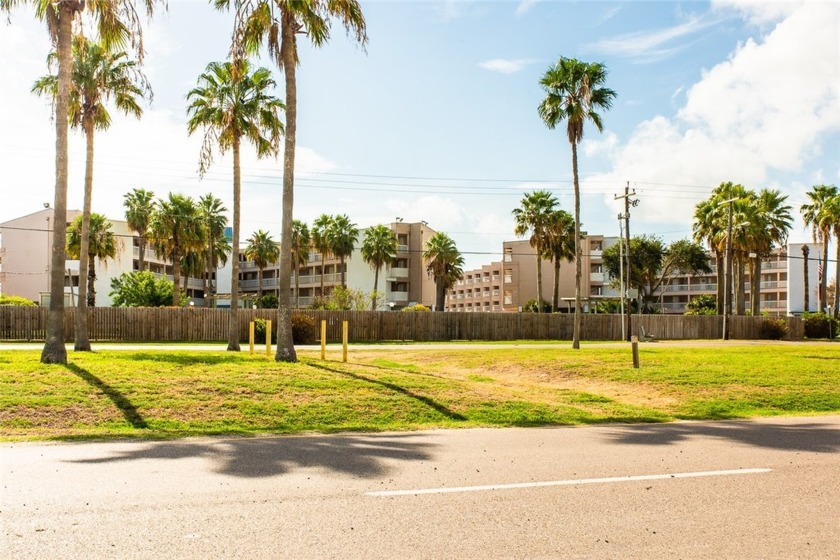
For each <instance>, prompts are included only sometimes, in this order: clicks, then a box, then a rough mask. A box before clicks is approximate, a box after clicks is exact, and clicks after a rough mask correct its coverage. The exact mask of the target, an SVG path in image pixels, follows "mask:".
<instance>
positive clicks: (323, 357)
mask: <svg viewBox="0 0 840 560" xmlns="http://www.w3.org/2000/svg"><path fill="white" fill-rule="evenodd" d="M326 359H327V320H326V319H321V360H322V361H323V360H326Z"/></svg>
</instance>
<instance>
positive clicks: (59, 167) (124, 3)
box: [0, 0, 156, 364]
mask: <svg viewBox="0 0 840 560" xmlns="http://www.w3.org/2000/svg"><path fill="white" fill-rule="evenodd" d="M138 3H141V4H143V5H145V7H146V13H147V15H149V16H151V15H152V13H153V11H154V5H155V3H156V2H155V0H143V2H138ZM25 4H26V5H28V4H31V5H33V6H34V7H35V14H36V17H37V18H38V19H39V20H42V21H46V23H47V29H48V31H49V34H50V38H51V39H52V40H53V44H55V45H56V53H57V57H58V82H57V87H56V96H55V104H54V105H55V113H54V114H55V115H56V118H55V119H54V122H55V135H56V142H55V146H56V150H55V203H54V211H53V221H52V222H53V244H52V252H51V260H50V263H51V264H50V270H51V271H52V272H51V275H50V309H49V315H48V318H47V333H46V340H45V342H44V349H43V351H42V352H41V362H43V363H51V364H52V363H60V364H66V363H67V350H66V349H65V346H64V261H65V255H66V247H65V245H66V239H67V170H68V153H67V128H68V119H66V118H65V117H64V116H65V115H68V114H69V101H70V89H71V83H72V76H73V55H72V36H73V21H74V20H75V19H77V18H78V16H79V15H80V14H81V12H83V11H84V10H85V9H87V11H88V12H89V15H90V16H91V18H90V19H91V20H92V24H93V26H94V27H95V28H96V30H97V32H98V35H99V38H100V40H101V41H102V44H103V45H105V47H106V49H108V50H111V49H112V47H114V46H116V45H122V44H125V43H130V44H132V45H134V46H136V47H137V58H138V60H139V61H141V62H142V55H143V41H142V32H143V29H142V25H141V18H140V17H139V16H138V14H137V12H136V10H135V2H132V1H129V0H113V1H111V2H87V3H86V2H77V1H68V0H61V1H58V2H55V1H52V0H3V1H2V2H0V10H2V11H6V12H10V11H11V10H12V9H13V8H15V7H17V6H20V5H25Z"/></svg>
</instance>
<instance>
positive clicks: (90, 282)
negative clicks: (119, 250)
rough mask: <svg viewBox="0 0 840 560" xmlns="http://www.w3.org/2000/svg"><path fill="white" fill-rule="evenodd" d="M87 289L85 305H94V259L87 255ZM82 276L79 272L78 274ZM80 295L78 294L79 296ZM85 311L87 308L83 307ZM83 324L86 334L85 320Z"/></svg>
mask: <svg viewBox="0 0 840 560" xmlns="http://www.w3.org/2000/svg"><path fill="white" fill-rule="evenodd" d="M87 267H88V273H87V279H88V291H87V305H88V307H95V306H96V287H95V286H96V259H95V258H94V257H92V256H88V265H87ZM79 276H80V277H81V276H82V275H81V274H80V275H79ZM79 281H81V279H80V280H79ZM81 297H82V296H81V295H80V296H79V298H81ZM85 312H87V309H85ZM84 324H85V334H87V321H84ZM87 349H88V350H90V342H88V348H87Z"/></svg>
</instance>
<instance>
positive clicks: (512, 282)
mask: <svg viewBox="0 0 840 560" xmlns="http://www.w3.org/2000/svg"><path fill="white" fill-rule="evenodd" d="M617 242H618V238H612V237H604V236H600V235H590V236H587V237H585V238H584V239H583V246H582V253H583V258H582V260H581V270H582V278H581V298H583V301H584V304H583V307H584V310H585V311H588V310H589V307H590V305H591V304H593V303H594V302H595V301H597V300H598V299H600V298H609V297H617V291H616V290H613V289H611V288H610V279H609V278H608V275H607V274H606V273H605V272H604V268H603V259H602V255H603V250H604V249H605V248H607V247H609V246H610V245H613V244H614V243H617ZM537 284H538V282H537V261H536V251H535V250H534V248H533V247H531V245H530V243H529V242H528V241H527V240H516V241H505V242H504V243H503V244H502V260H501V261H499V262H493V263H490V264H488V265H484V266H482V267H481V268H479V269H475V270H468V271H465V273H464V277H463V279H462V280H460V281H459V282H457V283H456V285H455V286H453V288H452V289H451V290H449V292H448V293H447V301H446V309H447V310H448V311H460V312H479V311H502V312H518V311H522V309H523V308H524V307H525V305H526V304H527V303H528V301H530V300H535V299H536V298H537ZM553 293H554V265H553V264H552V263H551V261H549V260H545V259H543V261H542V293H541V296H542V300H543V301H545V302H548V303H551V301H552V298H553ZM558 293H559V297H560V310H561V311H563V310H572V309H573V308H574V298H575V264H574V262H570V263H569V262H563V264H562V265H561V266H560V278H559V289H558Z"/></svg>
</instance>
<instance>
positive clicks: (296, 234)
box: [281, 220, 312, 309]
mask: <svg viewBox="0 0 840 560" xmlns="http://www.w3.org/2000/svg"><path fill="white" fill-rule="evenodd" d="M311 244H312V238H311V236H310V234H309V226H307V225H306V223H305V222H302V221H300V220H294V221H293V222H292V265H293V266H294V273H295V308H297V309H300V267H301V266H304V265H305V264H307V263H308V262H309V246H310V245H311ZM281 289H282V286H281Z"/></svg>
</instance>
